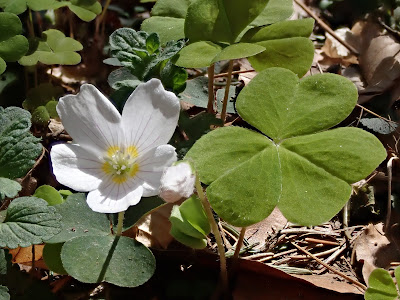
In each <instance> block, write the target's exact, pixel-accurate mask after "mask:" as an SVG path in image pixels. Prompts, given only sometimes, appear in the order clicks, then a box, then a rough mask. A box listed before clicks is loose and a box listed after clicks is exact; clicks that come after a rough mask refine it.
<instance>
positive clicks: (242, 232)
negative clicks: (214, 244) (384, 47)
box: [233, 227, 247, 259]
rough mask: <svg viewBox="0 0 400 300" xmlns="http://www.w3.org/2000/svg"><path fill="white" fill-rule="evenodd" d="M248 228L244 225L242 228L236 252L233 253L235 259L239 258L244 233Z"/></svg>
mask: <svg viewBox="0 0 400 300" xmlns="http://www.w3.org/2000/svg"><path fill="white" fill-rule="evenodd" d="M246 229H247V228H246V227H242V229H241V230H240V234H239V239H238V241H237V243H236V248H235V253H234V254H233V259H238V258H239V254H240V249H241V248H242V245H243V240H244V234H245V233H246Z"/></svg>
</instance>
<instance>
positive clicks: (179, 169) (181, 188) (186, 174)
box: [160, 162, 196, 203]
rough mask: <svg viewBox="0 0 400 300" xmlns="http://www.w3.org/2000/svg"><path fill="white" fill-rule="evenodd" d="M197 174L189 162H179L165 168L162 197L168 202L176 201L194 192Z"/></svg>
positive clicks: (161, 190)
mask: <svg viewBox="0 0 400 300" xmlns="http://www.w3.org/2000/svg"><path fill="white" fill-rule="evenodd" d="M195 181H196V175H195V174H194V172H193V170H192V167H191V166H190V164H189V163H187V162H179V163H177V164H175V165H173V166H171V167H168V168H166V169H165V171H164V174H163V176H162V177H161V186H160V197H161V198H163V199H164V201H166V202H170V203H173V202H176V201H178V200H180V199H182V198H189V197H190V196H191V195H192V194H193V190H194V185H195Z"/></svg>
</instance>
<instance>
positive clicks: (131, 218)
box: [112, 196, 165, 231]
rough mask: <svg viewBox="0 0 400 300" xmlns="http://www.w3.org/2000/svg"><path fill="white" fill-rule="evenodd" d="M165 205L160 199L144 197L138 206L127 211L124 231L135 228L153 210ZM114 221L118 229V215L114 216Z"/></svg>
mask: <svg viewBox="0 0 400 300" xmlns="http://www.w3.org/2000/svg"><path fill="white" fill-rule="evenodd" d="M164 204H165V202H164V201H163V200H162V199H161V198H160V197H157V196H154V197H143V198H142V200H141V201H140V202H139V203H138V204H136V205H133V206H130V207H129V208H128V209H127V210H126V211H125V216H124V224H123V227H122V229H123V230H124V231H125V230H128V229H129V228H131V227H132V226H134V225H135V224H136V223H137V222H138V221H139V220H140V219H141V218H142V217H144V216H145V215H147V214H149V213H151V212H152V211H153V210H155V209H156V208H158V207H160V206H162V205H164ZM112 220H113V224H114V227H115V228H116V227H117V224H118V214H113V218H112Z"/></svg>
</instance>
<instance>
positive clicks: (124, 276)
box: [61, 235, 156, 287]
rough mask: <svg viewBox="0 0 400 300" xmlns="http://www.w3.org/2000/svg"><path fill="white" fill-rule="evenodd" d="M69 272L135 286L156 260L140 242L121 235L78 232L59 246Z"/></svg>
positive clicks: (86, 278)
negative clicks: (91, 234) (79, 235)
mask: <svg viewBox="0 0 400 300" xmlns="http://www.w3.org/2000/svg"><path fill="white" fill-rule="evenodd" d="M61 260H62V264H63V266H64V268H65V269H66V271H67V272H68V274H69V275H71V276H72V277H74V278H76V279H78V280H79V281H82V282H86V283H98V282H102V281H106V282H109V283H112V284H115V285H118V286H123V287H135V286H139V285H141V284H143V283H145V282H146V281H147V280H149V279H150V278H151V276H152V275H153V273H154V270H155V265H156V261H155V258H154V256H153V254H152V253H151V251H150V250H149V249H148V248H147V247H145V246H144V245H143V244H141V243H139V242H137V241H135V240H133V239H130V238H128V237H124V236H119V237H117V236H112V235H108V236H81V237H77V238H74V239H72V240H69V241H68V242H66V243H65V244H64V246H63V247H62V250H61Z"/></svg>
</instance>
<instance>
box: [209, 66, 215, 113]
mask: <svg viewBox="0 0 400 300" xmlns="http://www.w3.org/2000/svg"><path fill="white" fill-rule="evenodd" d="M207 73H208V104H207V112H209V113H210V114H212V113H214V64H212V65H211V66H209V67H208V68H207Z"/></svg>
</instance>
